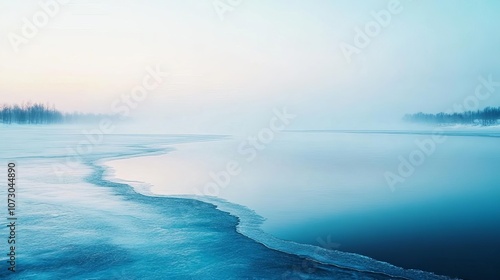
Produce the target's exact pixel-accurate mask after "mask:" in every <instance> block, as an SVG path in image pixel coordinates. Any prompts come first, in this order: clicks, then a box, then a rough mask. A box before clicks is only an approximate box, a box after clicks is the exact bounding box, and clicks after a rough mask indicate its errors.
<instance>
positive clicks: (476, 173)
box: [0, 126, 500, 279]
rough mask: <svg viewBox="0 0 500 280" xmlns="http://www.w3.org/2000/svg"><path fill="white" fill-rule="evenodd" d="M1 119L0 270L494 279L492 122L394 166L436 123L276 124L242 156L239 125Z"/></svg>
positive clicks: (69, 274)
mask: <svg viewBox="0 0 500 280" xmlns="http://www.w3.org/2000/svg"><path fill="white" fill-rule="evenodd" d="M0 129H1V132H2V136H3V137H2V139H3V141H4V143H5V144H4V145H2V148H1V149H2V153H1V159H2V161H3V162H4V163H5V165H6V163H7V162H9V161H11V160H14V161H15V162H16V164H17V166H18V176H19V181H18V188H19V196H20V199H19V206H18V207H19V211H18V212H19V213H18V216H19V217H20V223H22V227H20V229H19V234H20V242H19V243H20V244H19V249H18V252H19V256H18V259H19V269H20V270H19V272H18V274H16V275H15V276H16V277H17V278H12V277H13V276H12V275H10V274H7V273H6V271H2V272H0V275H1V276H2V277H10V278H11V279H58V278H70V279H72V278H75V279H76V278H78V277H79V278H80V279H81V278H82V277H83V278H92V279H117V278H120V279H137V278H140V277H148V278H149V279H165V277H167V278H169V279H191V278H194V279H199V278H202V279H332V278H341V279H389V278H392V279H398V278H400V279H404V278H406V279H446V278H441V277H438V276H435V275H433V274H431V273H425V272H419V271H415V270H404V269H401V268H399V267H404V268H415V269H418V270H424V271H431V272H434V273H436V274H440V275H448V276H452V277H460V278H466V279H495V278H498V271H495V270H494V268H495V267H497V265H498V261H499V259H500V257H499V252H500V246H499V241H498V238H496V237H497V236H498V233H499V228H500V225H499V221H500V206H498V203H496V201H497V200H498V195H499V191H498V185H499V184H498V183H499V180H500V179H499V177H498V175H497V174H498V160H499V159H500V150H499V149H498V144H497V141H498V138H497V137H498V136H499V134H498V133H496V132H494V131H493V132H491V131H490V132H487V131H475V132H464V131H462V132H460V131H459V132H457V131H454V132H452V133H448V134H447V136H446V138H444V140H443V141H441V142H440V143H436V147H435V149H434V150H433V151H432V153H429V154H428V155H427V154H425V158H424V160H423V162H422V163H420V164H418V166H417V165H415V166H414V171H413V173H412V174H411V175H409V176H403V175H408V174H401V172H398V168H399V167H400V165H401V158H398V157H400V156H401V157H402V158H403V159H405V158H406V159H409V160H410V158H411V157H410V155H411V154H412V152H414V151H416V150H418V149H420V148H419V146H418V145H417V144H416V142H415V141H416V140H418V141H421V142H422V143H428V142H426V141H427V140H428V139H432V137H433V134H432V132H429V133H427V132H425V133H421V134H414V133H408V132H403V131H400V132H397V133H393V132H376V133H375V132H362V133H359V132H356V133H353V132H349V131H344V132H315V133H311V132H309V133H305V132H286V133H282V134H280V135H278V136H277V137H276V138H275V139H274V140H273V141H272V142H270V143H268V144H266V146H265V148H263V149H261V150H260V149H259V150H258V151H256V154H255V156H252V157H250V154H252V153H249V152H248V148H249V147H247V146H245V148H246V151H247V152H246V153H242V152H241V149H240V151H239V148H240V147H241V144H242V141H245V140H244V138H241V139H240V138H237V137H227V136H197V135H105V136H104V137H103V138H102V139H101V140H102V141H100V142H99V144H98V145H92V146H87V147H86V148H87V149H78V146H79V145H80V144H79V143H82V141H85V139H87V138H86V137H85V136H84V135H82V134H81V131H80V130H79V129H68V128H64V129H62V128H57V127H41V128H33V127H19V126H12V127H5V126H3V127H0ZM434 136H435V135H434ZM19 139H23V141H19ZM89 147H91V148H89ZM80 148H82V147H80ZM78 150H79V151H80V152H83V153H79V152H76V153H75V151H78ZM414 154H415V153H414ZM413 160H415V158H413ZM102 166H108V167H112V168H111V169H109V168H108V169H107V171H106V169H104V168H103V167H102ZM228 167H229V168H228ZM387 172H392V173H394V174H395V175H397V176H402V177H404V182H399V183H398V184H396V185H394V186H391V185H390V184H388V182H387V180H386V178H385V175H386V174H387ZM225 173H228V174H229V173H231V174H229V176H226V175H225ZM125 183H126V184H125ZM128 185H130V186H132V187H134V188H135V191H134V189H132V188H130V187H129V186H128ZM214 186H218V187H214ZM137 192H139V193H142V194H138V193H137ZM0 195H3V196H5V190H2V193H1V194H0ZM207 195H208V196H207ZM166 196H169V197H166ZM212 196H215V197H212ZM218 198H221V199H223V200H220V199H218ZM213 205H216V206H217V208H218V209H217V208H216V207H215V206H213ZM221 210H222V211H221ZM228 213H231V214H232V215H229V214H228ZM290 241H292V242H290ZM301 244H309V245H301ZM264 245H265V246H264ZM337 250H338V251H337ZM342 252H352V253H357V254H346V253H342ZM358 254H360V255H358ZM362 255H364V256H369V257H371V258H374V259H377V260H380V261H384V262H388V263H391V264H393V265H396V266H393V265H389V264H387V263H384V262H378V261H376V260H373V259H370V258H366V257H363V256H362ZM305 256H307V257H305ZM4 260H5V258H2V261H4ZM388 275H391V276H388ZM19 277H20V278H19Z"/></svg>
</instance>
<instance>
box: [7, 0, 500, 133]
mask: <svg viewBox="0 0 500 280" xmlns="http://www.w3.org/2000/svg"><path fill="white" fill-rule="evenodd" d="M46 1H48V0H42V2H46ZM90 2H91V4H89V3H90ZM388 2H389V1H379V0H372V1H347V0H345V1H322V0H312V1H310V0H308V1H305V0H304V1H286V0H273V1H264V0H252V1H243V2H242V3H241V4H240V5H239V6H237V7H235V8H234V10H233V11H231V12H228V13H226V14H225V20H224V21H221V20H220V19H219V17H218V15H217V13H216V11H215V9H214V7H213V2H212V1H211V0H203V1H201V0H198V1H195V0H187V1H159V0H149V1H131V0H128V1H123V0H122V1H117V0H95V1H83V0H82V1H77V0H74V1H71V2H70V3H69V4H67V5H65V6H63V7H62V8H61V11H60V13H59V14H57V15H56V16H55V17H54V18H53V19H51V20H50V22H49V24H48V26H47V27H45V28H43V29H41V30H40V31H39V33H38V34H37V36H35V37H34V38H33V39H30V40H29V43H28V44H26V45H23V46H21V48H20V51H19V52H18V53H15V52H14V51H13V49H12V47H11V45H10V43H9V39H8V34H9V33H11V32H16V33H18V34H19V33H20V29H21V27H22V18H23V17H28V18H31V17H32V15H33V14H34V13H35V12H36V11H38V10H40V8H39V6H38V4H37V3H38V1H27V0H22V1H14V0H7V1H2V2H0V35H1V37H0V102H7V103H10V102H22V101H27V100H31V101H43V102H46V101H48V102H50V103H54V104H55V105H56V107H58V108H59V109H61V110H67V111H72V110H80V111H92V112H102V113H108V112H109V111H110V104H111V103H112V102H113V101H114V100H116V99H117V98H119V96H120V95H121V94H124V93H128V92H130V90H131V89H132V88H133V87H134V86H136V85H137V84H139V83H140V81H141V80H142V77H143V76H144V74H145V71H144V69H145V68H146V67H147V66H154V65H156V64H160V65H162V67H163V68H164V69H168V70H169V71H170V73H171V74H172V76H171V77H170V78H169V79H168V81H167V82H166V83H164V84H163V85H162V86H161V87H160V88H158V89H157V90H155V91H154V92H153V93H151V94H150V96H149V98H148V99H146V100H145V101H144V102H142V103H141V104H140V106H139V107H138V109H137V110H135V111H133V112H132V116H134V117H135V118H139V119H148V118H152V117H155V118H156V119H162V120H169V121H170V122H171V124H172V127H173V128H174V127H177V128H181V127H182V128H188V129H187V130H190V129H191V130H200V127H207V126H213V127H214V128H215V127H217V129H219V130H221V131H228V130H232V129H236V128H238V127H240V126H241V125H242V124H245V123H248V124H254V123H257V124H259V125H261V124H262V122H265V120H268V119H269V116H270V115H271V114H272V109H273V108H274V107H288V108H289V110H290V111H292V112H294V113H296V114H297V115H298V116H299V117H298V118H297V119H296V122H295V123H294V128H334V127H349V126H352V125H359V124H360V123H365V124H366V123H370V124H372V123H375V122H379V121H380V122H387V121H389V120H391V119H399V118H400V117H401V115H402V114H404V113H406V112H414V111H429V112H437V111H444V110H447V109H450V108H451V107H452V105H453V104H455V103H462V102H463V100H464V98H465V97H467V96H468V95H471V94H473V93H474V89H475V87H476V85H477V84H478V79H477V78H478V76H479V75H483V76H488V75H489V74H491V75H492V77H493V80H495V81H496V80H500V68H499V67H498V66H499V65H500V56H499V55H498V50H499V49H500V20H499V19H498V15H499V14H500V2H498V1H493V0H491V1H452V0H447V1H439V2H438V1H430V0H428V1H408V0H401V5H402V6H403V11H402V12H401V13H400V14H398V15H395V16H393V18H392V21H391V23H390V25H389V26H388V27H387V28H384V29H383V30H382V31H381V33H380V34H379V35H378V36H376V37H375V38H374V39H373V40H372V42H371V44H370V45H369V46H368V47H366V48H365V49H363V50H362V52H361V54H359V55H356V56H354V57H353V61H352V63H350V64H349V63H347V61H346V59H345V58H344V56H343V55H342V52H341V51H340V48H339V44H340V43H341V42H346V43H349V44H352V43H353V37H354V35H355V31H354V29H355V27H361V28H362V27H364V25H365V24H366V23H367V22H368V21H370V20H372V16H371V15H370V12H371V11H379V10H382V9H385V8H386V7H387V3H388ZM488 105H497V106H498V105H500V89H498V91H497V92H496V95H495V94H493V95H492V97H491V98H490V99H488V100H485V101H482V102H481V104H480V107H485V106H488ZM367 119H368V120H367ZM174 123H175V125H174ZM217 129H216V130H217Z"/></svg>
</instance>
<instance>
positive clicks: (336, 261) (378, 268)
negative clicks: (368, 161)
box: [89, 148, 451, 279]
mask: <svg viewBox="0 0 500 280" xmlns="http://www.w3.org/2000/svg"><path fill="white" fill-rule="evenodd" d="M169 151H171V150H170V149H169V148H166V149H156V150H155V149H152V150H150V151H149V152H144V153H141V154H135V155H128V156H121V157H108V158H103V159H100V160H98V161H95V162H90V163H89V165H91V167H93V168H94V170H95V172H99V171H98V170H97V169H102V172H101V176H100V177H99V178H97V179H96V180H93V182H92V183H94V184H98V183H99V182H100V181H103V182H104V181H106V182H115V183H118V184H121V185H127V186H129V187H131V188H132V189H133V190H134V191H135V192H136V193H137V194H138V195H145V196H153V197H164V198H181V199H190V200H197V201H201V202H205V203H208V204H212V205H214V206H216V207H217V209H218V210H220V211H223V212H226V213H229V214H230V215H232V216H234V217H236V218H237V219H238V224H237V226H236V231H237V232H239V233H240V234H242V235H244V236H246V237H249V238H251V239H252V240H254V241H256V242H258V243H261V244H263V245H264V246H266V247H268V248H270V249H273V250H277V251H280V252H283V253H287V254H291V255H296V256H300V257H304V258H305V261H304V263H303V264H302V267H299V268H297V269H298V270H299V271H298V272H299V273H301V274H304V273H306V274H307V272H308V270H310V269H311V264H312V263H319V264H326V265H331V266H334V267H337V268H343V269H348V270H353V271H357V272H362V273H368V274H374V275H379V276H386V277H390V278H399V279H451V278H449V277H446V276H439V275H435V274H433V273H431V272H424V271H420V270H414V269H403V268H400V267H397V266H394V265H391V264H389V263H386V262H381V261H377V260H374V259H372V258H369V257H366V256H362V255H358V254H354V253H346V252H341V251H337V250H329V249H325V248H321V247H317V246H312V245H306V244H299V243H295V242H291V241H285V240H281V239H278V238H275V237H273V236H271V235H270V234H267V233H265V232H263V231H262V229H261V224H262V222H263V218H262V217H260V216H259V215H257V214H256V213H255V212H254V211H252V210H251V209H248V208H247V207H245V206H240V205H237V204H234V203H231V202H228V201H226V200H224V199H220V198H217V197H208V196H195V195H159V194H155V193H153V192H152V191H151V189H152V187H153V186H152V185H151V184H150V183H148V182H131V181H128V180H126V179H125V178H119V177H116V176H115V173H116V172H115V170H113V169H112V168H111V167H109V166H108V165H107V162H109V161H112V160H117V159H130V158H139V157H146V156H154V155H160V154H165V153H168V152H169ZM291 273H293V271H292V272H291ZM292 276H293V275H290V277H292ZM284 279H288V278H284ZM299 279H300V278H299Z"/></svg>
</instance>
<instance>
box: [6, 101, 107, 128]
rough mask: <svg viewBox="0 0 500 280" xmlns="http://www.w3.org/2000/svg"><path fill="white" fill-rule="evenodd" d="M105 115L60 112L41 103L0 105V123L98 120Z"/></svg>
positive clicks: (55, 122)
mask: <svg viewBox="0 0 500 280" xmlns="http://www.w3.org/2000/svg"><path fill="white" fill-rule="evenodd" d="M104 117H109V116H107V115H101V114H82V113H77V112H75V113H62V112H60V111H58V110H56V109H55V107H54V106H49V105H44V104H42V103H34V104H32V103H26V104H22V105H17V104H16V105H3V106H0V123H4V124H13V123H15V124H57V123H75V122H94V121H95V122H98V121H100V120H101V119H103V118H104Z"/></svg>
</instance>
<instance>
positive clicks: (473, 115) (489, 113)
mask: <svg viewBox="0 0 500 280" xmlns="http://www.w3.org/2000/svg"><path fill="white" fill-rule="evenodd" d="M403 119H404V120H405V121H410V122H419V123H431V124H444V125H449V124H469V125H484V126H489V125H496V124H500V123H499V122H498V120H500V107H498V108H492V107H487V108H485V109H484V110H477V111H466V112H463V113H439V114H424V113H416V114H408V115H405V116H404V118H403Z"/></svg>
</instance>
